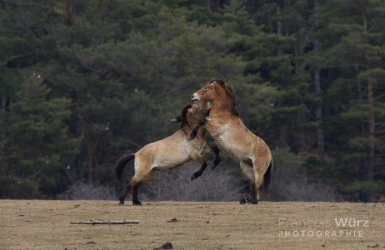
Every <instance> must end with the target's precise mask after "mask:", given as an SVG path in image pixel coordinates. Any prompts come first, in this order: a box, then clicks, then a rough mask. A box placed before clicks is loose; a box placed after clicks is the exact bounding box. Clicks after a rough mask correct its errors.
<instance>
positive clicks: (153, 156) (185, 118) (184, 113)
mask: <svg viewBox="0 0 385 250" xmlns="http://www.w3.org/2000/svg"><path fill="white" fill-rule="evenodd" d="M202 103H204V102H202ZM210 106H211V105H210V104H209V103H205V105H201V104H194V105H191V104H187V105H186V106H184V107H183V108H182V110H181V115H180V116H178V117H177V118H175V119H173V120H172V121H174V122H181V124H180V129H179V130H178V131H177V132H175V133H174V134H173V135H171V136H169V137H167V138H165V139H163V140H160V141H157V142H153V143H150V144H147V145H146V146H144V147H143V148H142V149H140V150H139V151H138V152H136V153H134V154H126V155H124V156H122V157H121V158H120V159H119V160H118V162H117V163H116V166H115V175H116V179H117V180H118V182H119V183H120V185H121V186H122V188H124V185H123V182H122V173H123V170H124V167H125V165H126V163H127V162H128V161H130V160H131V159H134V158H135V175H134V176H133V177H132V178H131V179H130V180H129V182H128V184H127V185H126V187H125V188H124V189H123V191H122V194H121V195H120V197H119V200H120V203H119V204H120V205H123V204H124V200H125V198H126V196H127V193H128V192H129V191H130V189H131V188H132V189H133V192H132V202H133V204H134V205H142V203H141V202H140V201H139V199H138V188H139V186H140V185H141V184H143V183H145V182H147V181H149V180H151V179H152V178H154V177H155V176H156V175H157V173H158V172H159V171H160V170H170V169H173V168H176V167H178V166H180V165H182V164H184V163H186V162H188V161H190V160H191V159H194V160H195V161H197V162H199V163H200V164H201V165H202V166H201V168H200V170H199V171H197V172H195V173H194V174H193V175H192V176H191V180H194V179H196V178H198V177H199V176H201V175H202V173H203V171H204V170H205V168H206V167H207V162H206V160H205V159H204V158H203V157H202V155H204V154H207V153H210V152H213V153H215V160H214V167H213V168H215V167H216V166H217V165H218V164H219V162H220V158H219V150H218V148H217V147H210V146H207V145H206V142H207V139H206V131H205V129H204V128H202V129H200V130H199V131H198V132H197V140H194V141H187V140H186V139H187V137H188V135H189V133H190V132H191V130H192V129H193V128H194V127H195V126H196V125H197V124H198V122H199V120H201V119H203V118H204V117H206V116H207V115H208V114H209V112H210Z"/></svg>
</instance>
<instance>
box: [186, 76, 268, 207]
mask: <svg viewBox="0 0 385 250" xmlns="http://www.w3.org/2000/svg"><path fill="white" fill-rule="evenodd" d="M191 99H192V100H193V101H195V102H196V103H199V102H203V103H206V102H212V107H211V110H210V115H209V116H208V117H206V119H203V120H201V121H200V122H199V124H198V126H197V127H196V128H194V129H193V131H192V133H191V135H190V137H189V138H188V140H192V139H193V138H194V137H195V134H196V133H197V131H198V129H199V127H200V126H202V125H204V128H205V129H206V130H207V132H209V133H210V134H211V136H212V137H213V139H214V140H215V142H216V144H217V145H218V147H219V148H220V149H221V150H222V151H223V152H225V154H227V155H228V156H230V157H231V158H233V159H235V160H239V161H240V165H241V169H242V172H243V174H244V175H245V176H246V177H247V179H248V180H249V182H250V191H249V194H248V196H247V197H245V198H244V199H242V200H241V203H245V202H248V201H251V202H253V196H252V195H253V193H254V190H255V191H256V193H257V197H256V198H257V200H256V202H253V203H255V204H257V203H258V201H259V198H260V194H261V191H262V189H263V188H264V189H265V192H267V189H268V187H269V184H270V182H271V175H272V169H273V157H272V155H271V152H270V149H269V147H268V146H267V145H266V143H265V142H264V141H263V140H262V139H261V138H259V137H258V136H256V135H254V134H253V133H252V132H251V131H250V130H249V129H248V128H247V127H246V126H245V125H244V124H243V122H242V120H241V118H240V117H239V113H238V111H237V109H236V106H237V104H236V102H235V93H234V90H233V88H231V87H229V86H227V85H226V83H225V81H224V80H222V79H213V80H211V81H209V83H208V84H207V85H206V86H204V87H203V88H201V89H200V90H198V91H197V92H195V93H194V94H193V95H192V97H191Z"/></svg>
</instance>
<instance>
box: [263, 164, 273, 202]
mask: <svg viewBox="0 0 385 250" xmlns="http://www.w3.org/2000/svg"><path fill="white" fill-rule="evenodd" d="M272 174H273V158H271V161H270V164H269V167H268V168H267V170H266V173H265V174H264V176H263V189H264V190H265V198H266V196H267V190H268V189H269V186H270V183H271V177H272Z"/></svg>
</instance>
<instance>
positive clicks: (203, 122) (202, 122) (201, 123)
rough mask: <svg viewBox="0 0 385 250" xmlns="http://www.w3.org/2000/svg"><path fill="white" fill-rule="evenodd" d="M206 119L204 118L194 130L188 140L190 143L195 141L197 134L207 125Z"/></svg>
mask: <svg viewBox="0 0 385 250" xmlns="http://www.w3.org/2000/svg"><path fill="white" fill-rule="evenodd" d="M206 121H207V120H206V119H205V118H203V119H201V120H200V121H199V123H198V125H196V126H195V128H193V130H192V132H191V134H190V136H189V138H187V140H188V141H191V140H192V139H194V138H195V137H196V136H197V133H198V130H199V129H200V128H201V127H202V126H203V125H205V123H206Z"/></svg>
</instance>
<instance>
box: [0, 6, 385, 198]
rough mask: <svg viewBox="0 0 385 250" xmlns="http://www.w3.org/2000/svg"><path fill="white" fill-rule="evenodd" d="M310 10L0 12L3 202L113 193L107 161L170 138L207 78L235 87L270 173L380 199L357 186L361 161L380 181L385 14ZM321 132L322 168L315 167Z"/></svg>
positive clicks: (381, 10) (379, 10)
mask: <svg viewBox="0 0 385 250" xmlns="http://www.w3.org/2000/svg"><path fill="white" fill-rule="evenodd" d="M210 4H219V6H217V7H218V8H219V10H218V11H217V10H216V9H215V8H214V9H210V8H211V5H210ZM319 4H320V6H319V8H318V9H317V11H315V6H314V2H306V1H302V0H282V1H281V0H280V1H275V0H274V1H273V0H264V1H246V0H245V1H236V0H232V1H215V2H214V1H177V0H165V1H154V0H140V1H123V0H112V1H91V0H86V1H74V0H69V1H59V0H52V1H36V0H31V1H25V0H20V1H8V0H7V1H3V2H2V4H1V5H0V12H1V15H0V47H1V48H2V49H1V50H0V111H1V113H0V114H1V117H0V119H1V120H0V144H1V146H2V147H1V148H0V178H1V181H0V183H1V184H0V193H1V195H2V196H1V197H2V198H6V197H11V198H12V197H13V198H25V197H29V198H55V197H61V196H60V194H62V193H63V192H64V191H65V190H66V189H67V187H68V186H69V185H71V184H73V183H76V182H78V181H83V182H88V183H89V184H92V183H96V184H99V183H100V184H110V183H115V182H114V177H113V173H112V171H111V169H112V168H113V165H114V164H115V162H116V160H117V158H118V157H119V156H120V155H121V154H123V153H124V152H126V151H129V152H135V151H137V150H138V149H140V148H141V147H142V146H144V145H146V144H148V143H151V142H153V141H156V140H159V139H161V138H164V137H166V136H168V135H170V134H172V133H173V132H174V131H176V130H177V129H178V126H176V125H175V124H170V123H169V120H170V119H171V118H173V117H175V116H177V115H178V114H179V111H180V108H181V107H182V106H183V105H184V104H186V103H187V102H189V96H191V94H192V93H193V92H194V91H195V90H196V89H199V88H200V87H201V86H203V85H204V84H205V83H206V82H207V81H208V80H210V79H212V78H224V79H225V80H226V81H227V83H228V84H229V85H232V86H233V87H234V88H235V90H236V94H237V99H238V103H239V104H240V106H239V111H240V113H241V118H242V120H243V122H244V123H245V124H246V126H247V127H248V128H249V129H250V130H251V131H253V132H254V133H256V134H257V135H259V136H261V137H262V138H263V139H264V140H265V141H266V142H267V143H268V144H269V145H270V146H271V147H272V148H281V149H280V150H278V151H279V152H274V158H275V162H276V163H277V162H278V165H285V166H287V165H288V164H289V165H290V164H293V165H295V166H302V167H303V168H304V169H305V171H306V172H307V173H308V176H309V178H310V179H311V180H314V181H317V180H322V181H325V183H330V184H331V185H334V186H338V187H341V186H345V185H351V184H349V183H353V182H354V180H360V182H359V183H361V182H362V183H363V184H362V185H361V184H360V185H361V186H360V185H358V186H357V188H356V189H354V190H356V191H358V192H361V193H362V192H364V190H369V189H370V190H376V192H378V193H381V192H383V191H382V189H380V188H375V187H374V186H373V187H371V186H370V185H369V186H365V185H366V184H365V185H364V183H366V181H368V180H366V179H367V178H366V177H365V178H363V177H362V176H363V174H362V173H363V172H362V171H363V170H365V171H366V172H368V171H367V170H368V169H369V168H370V167H369V162H371V161H370V159H369V157H372V158H371V159H372V160H373V161H372V162H373V164H372V165H373V171H374V173H375V175H374V176H375V177H374V179H373V181H374V182H373V183H377V182H380V181H383V180H384V178H385V175H384V174H383V173H382V172H381V166H382V165H383V155H382V154H381V152H382V151H383V149H385V143H384V138H385V137H384V125H383V124H385V111H384V110H385V109H384V104H383V103H384V97H385V88H384V84H383V83H384V80H383V79H384V76H385V70H384V66H383V65H385V63H384V60H383V58H384V55H385V49H384V48H385V47H384V44H385V40H384V36H383V30H384V27H385V21H384V19H383V17H384V16H385V5H384V3H382V2H381V1H374V0H373V1H364V2H362V3H361V2H358V1H353V2H351V1H349V0H324V1H319ZM360 4H363V5H364V6H365V8H361V7H362V6H361V5H360ZM364 14H365V15H364ZM363 17H365V18H366V19H363ZM316 22H318V23H319V26H316V25H315V23H316ZM278 24H280V26H279V25H278ZM364 24H366V26H365V25H364ZM280 27H282V29H281V32H279V28H280ZM315 39H318V41H319V50H318V51H314V41H315ZM315 69H319V70H320V87H321V92H320V93H317V94H316V93H315V91H314V85H313V81H314V79H313V78H314V70H315ZM359 85H360V87H359ZM370 86H371V87H370ZM369 89H371V90H372V92H371V95H370V94H369V91H368V90H369ZM319 108H321V113H322V116H321V117H319V116H318V115H317V114H316V110H319ZM372 120H374V123H375V126H374V131H372V130H373V126H370V125H369V123H370V121H372ZM319 129H322V130H323V131H324V144H325V155H326V162H323V161H319V160H318V159H317V158H316V157H313V156H314V155H316V151H317V146H316V144H317V142H316V138H317V131H318V130H319ZM369 147H372V148H373V147H374V151H375V152H374V156H371V154H369V151H368V148H369ZM289 152H295V153H297V154H300V155H304V156H293V154H292V153H289ZM223 158H226V157H225V156H224V157H223ZM226 162H227V161H226ZM281 162H282V164H281ZM227 163H228V162H227ZM283 163H284V164H283ZM365 171H364V172H365ZM234 172H236V171H234ZM238 172H240V171H238ZM366 172H365V176H366V175H367V173H366ZM371 181H372V180H371ZM376 185H377V184H376ZM364 186H365V188H364ZM348 187H350V186H348ZM360 187H361V188H360ZM348 189H349V188H348ZM349 190H353V189H349ZM349 192H350V191H349ZM351 192H353V191H351ZM354 192H355V191H354Z"/></svg>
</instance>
